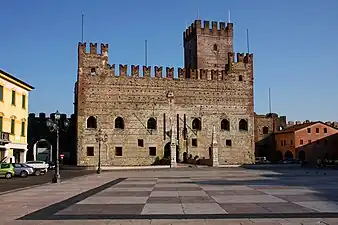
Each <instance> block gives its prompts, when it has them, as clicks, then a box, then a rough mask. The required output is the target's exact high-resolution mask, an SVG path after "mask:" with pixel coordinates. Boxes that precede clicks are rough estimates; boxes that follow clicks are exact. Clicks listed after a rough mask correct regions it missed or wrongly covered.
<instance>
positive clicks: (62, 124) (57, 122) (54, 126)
mask: <svg viewBox="0 0 338 225" xmlns="http://www.w3.org/2000/svg"><path fill="white" fill-rule="evenodd" d="M46 124H47V127H48V128H49V130H50V131H51V132H56V158H55V161H56V165H55V167H56V168H55V173H54V177H53V180H52V182H53V183H60V181H61V177H60V159H59V157H60V153H59V144H60V143H59V134H60V131H62V130H63V131H66V130H67V128H68V126H69V121H68V119H67V118H65V119H64V120H63V121H61V115H60V113H59V111H58V110H56V113H55V117H54V119H48V120H47V122H46Z"/></svg>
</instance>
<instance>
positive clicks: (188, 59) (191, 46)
mask: <svg viewBox="0 0 338 225" xmlns="http://www.w3.org/2000/svg"><path fill="white" fill-rule="evenodd" d="M183 42H184V64H185V68H191V69H209V70H211V69H221V70H222V69H225V65H226V64H228V52H233V24H232V23H228V24H225V23H224V22H219V23H218V22H215V21H213V22H211V27H210V22H209V21H203V27H202V21H201V20H195V22H194V23H193V24H191V26H189V27H188V28H187V29H186V31H185V32H184V33H183Z"/></svg>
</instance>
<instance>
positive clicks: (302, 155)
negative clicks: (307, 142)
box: [298, 151, 306, 161]
mask: <svg viewBox="0 0 338 225" xmlns="http://www.w3.org/2000/svg"><path fill="white" fill-rule="evenodd" d="M298 159H299V160H301V161H304V160H305V159H306V154H305V152H304V151H300V152H299V153H298Z"/></svg>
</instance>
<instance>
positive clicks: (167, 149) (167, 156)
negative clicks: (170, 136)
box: [163, 142, 180, 162]
mask: <svg viewBox="0 0 338 225" xmlns="http://www.w3.org/2000/svg"><path fill="white" fill-rule="evenodd" d="M170 145H171V143H170V142H168V143H167V144H166V145H165V146H164V155H163V158H165V159H170V156H171V154H170V152H171V151H170ZM179 155H180V153H179V151H178V146H177V145H176V162H179Z"/></svg>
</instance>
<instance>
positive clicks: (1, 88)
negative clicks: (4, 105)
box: [0, 85, 4, 101]
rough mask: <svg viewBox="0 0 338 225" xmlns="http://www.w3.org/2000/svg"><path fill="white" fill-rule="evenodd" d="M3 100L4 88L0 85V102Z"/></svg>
mask: <svg viewBox="0 0 338 225" xmlns="http://www.w3.org/2000/svg"><path fill="white" fill-rule="evenodd" d="M3 100H4V87H3V86H2V85H0V101H3Z"/></svg>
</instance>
